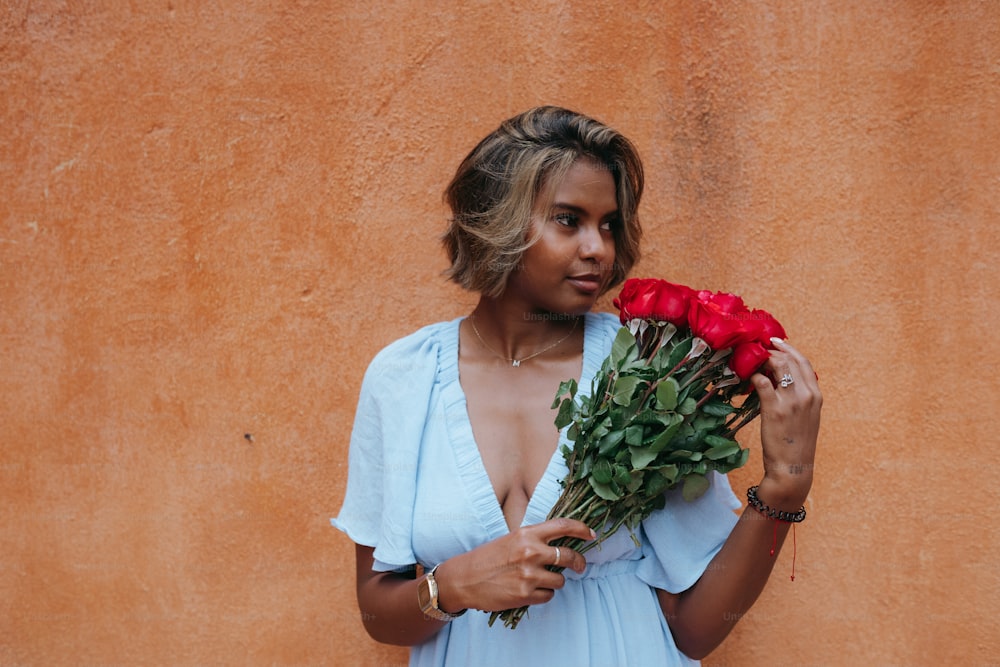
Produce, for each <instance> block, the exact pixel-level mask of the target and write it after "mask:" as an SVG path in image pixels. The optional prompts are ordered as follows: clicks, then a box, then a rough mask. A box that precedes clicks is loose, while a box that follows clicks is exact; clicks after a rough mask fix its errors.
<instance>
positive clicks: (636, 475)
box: [625, 470, 655, 493]
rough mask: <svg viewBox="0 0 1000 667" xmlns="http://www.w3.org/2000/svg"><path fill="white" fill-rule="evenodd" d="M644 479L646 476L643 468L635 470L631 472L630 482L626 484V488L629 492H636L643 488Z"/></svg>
mask: <svg viewBox="0 0 1000 667" xmlns="http://www.w3.org/2000/svg"><path fill="white" fill-rule="evenodd" d="M654 477H655V476H654ZM643 479H644V477H643V474H642V471H641V470H633V471H632V472H630V473H629V481H628V484H626V485H625V490H626V491H628V492H629V493H635V492H636V491H638V490H639V489H641V488H642V482H643Z"/></svg>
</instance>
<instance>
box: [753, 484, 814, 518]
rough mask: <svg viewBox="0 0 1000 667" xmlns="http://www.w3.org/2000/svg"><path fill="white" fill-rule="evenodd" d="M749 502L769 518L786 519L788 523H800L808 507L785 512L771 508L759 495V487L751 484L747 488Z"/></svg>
mask: <svg viewBox="0 0 1000 667" xmlns="http://www.w3.org/2000/svg"><path fill="white" fill-rule="evenodd" d="M747 504H749V505H750V507H752V508H754V509H755V510H757V511H758V512H760V513H761V514H763V515H764V516H766V517H767V518H769V519H775V520H776V521H784V522H786V523H799V522H801V521H803V520H805V518H806V508H805V507H800V508H799V511H798V512H784V511H782V510H776V509H771V508H770V507H768V506H767V505H765V504H764V503H763V502H761V500H760V498H758V497H757V487H756V486H751V487H750V488H749V489H747Z"/></svg>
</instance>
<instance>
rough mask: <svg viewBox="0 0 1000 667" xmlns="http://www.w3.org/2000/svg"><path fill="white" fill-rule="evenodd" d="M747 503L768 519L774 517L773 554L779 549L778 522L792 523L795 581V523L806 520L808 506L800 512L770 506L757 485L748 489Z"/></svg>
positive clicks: (796, 549)
mask: <svg viewBox="0 0 1000 667" xmlns="http://www.w3.org/2000/svg"><path fill="white" fill-rule="evenodd" d="M747 504H748V505H750V507H752V508H754V509H755V510H757V511H758V512H760V513H761V514H763V515H764V516H766V517H767V518H768V519H774V538H773V539H772V541H771V556H772V557H773V556H774V554H775V552H777V550H778V522H779V521H784V522H785V523H790V524H792V581H795V556H796V552H797V551H798V543H797V540H796V539H795V524H797V523H801V522H802V521H805V518H806V508H805V507H800V508H799V511H798V512H785V511H782V510H776V509H773V508H771V507H768V506H767V505H765V504H764V503H763V502H761V500H760V498H758V497H757V487H756V486H751V487H750V488H749V489H747Z"/></svg>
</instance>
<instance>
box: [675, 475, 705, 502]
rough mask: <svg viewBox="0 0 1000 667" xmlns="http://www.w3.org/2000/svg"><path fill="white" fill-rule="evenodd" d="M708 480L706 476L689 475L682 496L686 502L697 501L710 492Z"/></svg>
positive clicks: (685, 479)
mask: <svg viewBox="0 0 1000 667" xmlns="http://www.w3.org/2000/svg"><path fill="white" fill-rule="evenodd" d="M708 487H709V483H708V479H707V478H706V477H705V476H704V475H688V476H687V477H685V478H684V488H683V489H682V490H681V495H682V496H683V497H684V500H686V501H688V502H691V501H692V500H697V499H698V498H700V497H701V496H702V495H704V493H705V492H706V491H708Z"/></svg>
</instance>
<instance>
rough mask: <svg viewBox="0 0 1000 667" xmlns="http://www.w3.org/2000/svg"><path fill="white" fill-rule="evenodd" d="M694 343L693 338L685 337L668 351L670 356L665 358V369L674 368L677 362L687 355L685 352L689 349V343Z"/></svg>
mask: <svg viewBox="0 0 1000 667" xmlns="http://www.w3.org/2000/svg"><path fill="white" fill-rule="evenodd" d="M693 343H694V338H685V339H684V340H682V341H681V342H680V343H678V344H677V347H675V348H674V349H673V350H671V351H670V357H668V358H667V363H666V364H665V368H666V369H667V370H672V369H674V368H675V367H676V366H677V364H679V363H681V360H682V359H684V357H686V356H687V353H688V352H690V351H691V345H692V344H693Z"/></svg>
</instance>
